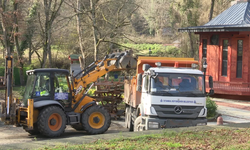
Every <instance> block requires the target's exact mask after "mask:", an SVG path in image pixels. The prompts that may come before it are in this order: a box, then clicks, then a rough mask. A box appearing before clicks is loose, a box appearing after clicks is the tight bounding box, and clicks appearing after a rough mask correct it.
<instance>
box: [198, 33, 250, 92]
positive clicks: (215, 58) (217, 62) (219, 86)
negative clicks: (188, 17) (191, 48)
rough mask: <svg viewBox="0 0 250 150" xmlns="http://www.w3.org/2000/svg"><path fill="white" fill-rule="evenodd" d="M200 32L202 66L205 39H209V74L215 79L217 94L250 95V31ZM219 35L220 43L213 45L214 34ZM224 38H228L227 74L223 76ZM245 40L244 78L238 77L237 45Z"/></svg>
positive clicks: (200, 59) (200, 60) (200, 62)
mask: <svg viewBox="0 0 250 150" xmlns="http://www.w3.org/2000/svg"><path fill="white" fill-rule="evenodd" d="M198 34H200V45H199V64H200V65H201V66H202V47H203V43H202V42H203V39H207V64H208V67H207V72H206V74H207V75H211V76H212V77H213V80H214V90H215V93H216V94H229V95H231V94H233V95H250V89H249V82H250V75H249V70H250V65H249V64H250V59H249V55H250V52H249V50H250V47H249V42H250V38H249V34H250V32H217V33H198ZM214 34H217V35H219V45H211V40H210V39H211V37H212V35H214ZM223 40H228V42H229V43H228V58H227V60H228V62H227V64H228V66H227V76H222V52H223ZM238 40H243V56H242V57H243V58H242V78H236V69H237V45H238Z"/></svg>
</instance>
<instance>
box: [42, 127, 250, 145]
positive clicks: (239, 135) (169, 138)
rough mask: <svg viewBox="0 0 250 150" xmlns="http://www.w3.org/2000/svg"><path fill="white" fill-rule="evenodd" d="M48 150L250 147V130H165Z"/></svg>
mask: <svg viewBox="0 0 250 150" xmlns="http://www.w3.org/2000/svg"><path fill="white" fill-rule="evenodd" d="M44 149H50V150H73V149H87V150H88V149H96V150H102V149H103V150H109V149H126V150H136V149H227V150H228V149H232V150H233V149H237V150H239V149H250V129H215V130H210V131H199V132H190V131H189V132H181V133H177V132H169V131H164V132H163V133H162V134H152V135H144V136H138V137H133V138H120V139H114V140H97V141H95V142H93V143H89V144H82V145H70V144H68V145H64V146H62V145H61V146H56V147H53V148H48V147H47V148H44Z"/></svg>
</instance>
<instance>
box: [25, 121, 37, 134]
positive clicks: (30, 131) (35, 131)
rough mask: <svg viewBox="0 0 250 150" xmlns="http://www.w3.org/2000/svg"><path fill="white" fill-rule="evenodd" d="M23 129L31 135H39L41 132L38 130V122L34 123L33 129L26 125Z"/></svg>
mask: <svg viewBox="0 0 250 150" xmlns="http://www.w3.org/2000/svg"><path fill="white" fill-rule="evenodd" d="M23 129H24V130H25V131H26V132H28V133H29V134H30V135H37V134H40V132H39V131H38V127H37V124H36V123H34V125H33V130H30V129H28V127H26V126H24V127H23Z"/></svg>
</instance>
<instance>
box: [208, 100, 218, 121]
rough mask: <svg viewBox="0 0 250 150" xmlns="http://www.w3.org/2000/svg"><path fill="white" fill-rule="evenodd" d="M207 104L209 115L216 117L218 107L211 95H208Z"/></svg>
mask: <svg viewBox="0 0 250 150" xmlns="http://www.w3.org/2000/svg"><path fill="white" fill-rule="evenodd" d="M206 105H207V117H214V116H215V115H216V111H217V107H218V106H217V104H216V103H215V102H214V101H212V100H211V98H210V97H207V100H206Z"/></svg>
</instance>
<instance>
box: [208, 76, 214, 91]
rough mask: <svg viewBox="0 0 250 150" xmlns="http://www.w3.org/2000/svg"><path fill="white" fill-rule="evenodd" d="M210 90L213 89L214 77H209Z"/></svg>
mask: <svg viewBox="0 0 250 150" xmlns="http://www.w3.org/2000/svg"><path fill="white" fill-rule="evenodd" d="M209 88H213V77H212V76H209Z"/></svg>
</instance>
